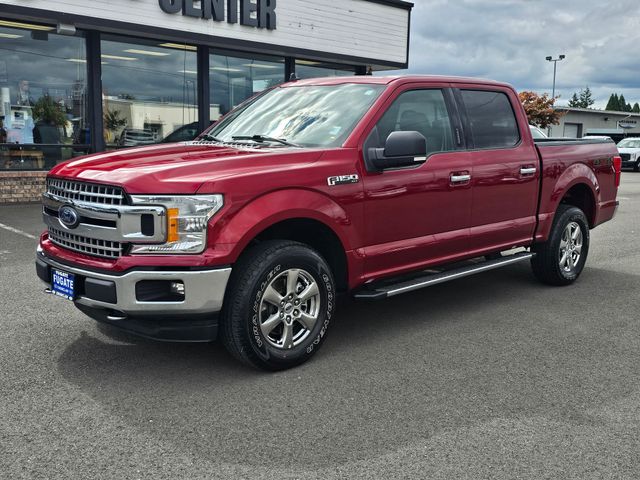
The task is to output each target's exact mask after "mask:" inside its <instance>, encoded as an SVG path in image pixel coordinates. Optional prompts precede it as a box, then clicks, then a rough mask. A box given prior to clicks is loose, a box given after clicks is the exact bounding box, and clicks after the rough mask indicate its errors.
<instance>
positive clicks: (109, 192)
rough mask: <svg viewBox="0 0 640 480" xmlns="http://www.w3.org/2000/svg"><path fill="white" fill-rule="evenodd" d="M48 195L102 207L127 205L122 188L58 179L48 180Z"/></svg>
mask: <svg viewBox="0 0 640 480" xmlns="http://www.w3.org/2000/svg"><path fill="white" fill-rule="evenodd" d="M47 193H50V194H52V195H55V196H56V197H61V198H64V199H67V200H78V201H81V202H88V203H99V204H102V205H123V204H124V203H125V196H124V192H123V191H122V189H121V188H120V187H112V186H108V185H98V184H94V183H84V182H74V181H71V180H61V179H58V178H49V179H47Z"/></svg>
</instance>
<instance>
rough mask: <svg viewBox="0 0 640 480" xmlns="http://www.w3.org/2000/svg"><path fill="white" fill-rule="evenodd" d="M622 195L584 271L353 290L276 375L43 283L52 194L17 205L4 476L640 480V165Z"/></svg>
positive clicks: (3, 345)
mask: <svg viewBox="0 0 640 480" xmlns="http://www.w3.org/2000/svg"><path fill="white" fill-rule="evenodd" d="M619 197H620V201H621V204H620V208H619V210H618V214H617V216H616V218H615V219H614V220H613V221H612V222H609V223H607V224H605V225H603V226H601V227H599V228H597V229H595V230H594V231H593V232H592V244H591V252H590V254H589V260H588V262H587V267H586V269H585V271H584V273H583V275H582V277H581V278H580V279H579V281H578V282H577V283H575V284H574V285H572V286H569V287H564V288H553V287H547V286H543V285H541V284H539V283H537V282H536V281H535V280H534V278H533V276H532V274H531V272H530V269H529V266H528V264H520V265H514V266H511V267H507V268H504V269H500V270H496V271H492V272H488V273H484V274H480V275H477V276H474V277H468V278H465V279H462V280H458V281H456V282H452V283H448V284H443V285H438V286H435V287H432V288H429V289H426V290H422V291H418V292H413V293H410V294H406V295H404V296H398V297H394V298H392V299H389V300H386V301H383V302H379V303H357V302H354V301H351V300H344V301H343V302H342V303H341V304H340V305H339V313H338V317H337V320H336V321H335V322H334V323H333V325H332V329H331V331H330V335H329V338H328V339H327V341H326V342H325V344H324V346H323V348H322V350H321V351H320V352H319V353H318V355H316V356H315V357H314V358H313V359H312V360H311V361H310V362H308V363H307V364H305V365H303V366H301V367H299V368H296V369H293V370H290V371H286V372H280V373H275V374H273V373H272V374H269V373H263V372H259V371H255V370H252V369H249V368H246V367H244V366H242V365H239V364H238V363H237V362H235V361H234V360H233V359H232V358H231V357H230V356H229V355H228V354H227V353H226V352H225V351H224V349H223V348H222V346H221V345H219V344H213V345H201V344H197V345H185V344H167V343H155V342H151V341H145V340H137V339H134V338H133V337H128V336H123V335H117V334H115V333H114V332H113V331H111V330H109V329H106V328H105V327H102V328H100V327H98V325H97V324H96V323H95V322H94V321H93V320H90V319H88V318H86V317H85V316H84V315H82V314H81V313H80V312H79V311H77V310H76V309H75V308H74V307H73V305H72V304H71V302H67V301H65V300H62V299H60V298H54V297H52V296H49V295H45V294H44V293H43V287H42V284H41V283H40V281H39V280H38V279H37V277H36V275H35V272H34V266H33V259H34V249H35V245H36V240H35V238H36V237H37V235H38V234H39V233H40V231H41V229H42V225H41V220H40V214H39V207H38V206H37V205H19V206H6V207H0V224H2V225H0V295H1V302H2V304H1V307H0V478H2V479H8V480H13V479H40V478H41V479H88V478H100V479H102V478H104V479H137V478H140V479H215V478H227V479H230V478H247V479H295V478H300V479H333V478H341V479H342V478H362V479H387V478H425V479H426V478H428V479H480V478H528V479H529V478H530V479H542V478H553V479H560V478H562V479H574V478H575V479H581V480H582V479H596V478H597V479H601V478H620V479H630V478H639V477H640V453H639V452H640V315H639V310H640V308H639V307H640V301H639V295H640V242H639V241H638V239H637V237H638V235H639V234H640V174H634V173H631V172H629V173H627V172H625V174H624V175H623V185H622V187H621V189H620V192H619ZM3 225H4V227H3ZM6 227H8V228H9V229H15V230H17V231H10V230H8V229H7V228H6Z"/></svg>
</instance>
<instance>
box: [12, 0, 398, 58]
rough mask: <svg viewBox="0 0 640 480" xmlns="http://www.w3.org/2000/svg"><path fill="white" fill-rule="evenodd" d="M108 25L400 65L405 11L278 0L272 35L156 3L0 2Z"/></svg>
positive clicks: (351, 2) (360, 2) (360, 0)
mask: <svg viewBox="0 0 640 480" xmlns="http://www.w3.org/2000/svg"><path fill="white" fill-rule="evenodd" d="M2 4H9V5H16V6H23V7H31V8H38V9H43V10H55V11H56V12H63V13H69V14H75V15H84V16H88V17H93V18H101V19H106V20H112V21H121V22H129V23H139V24H141V25H145V26H152V27H159V28H165V29H171V30H177V31H185V32H192V33H198V34H207V35H216V36H221V37H227V38H233V39H242V40H248V41H253V42H262V43H268V44H272V45H279V46H285V47H292V48H304V49H308V50H314V51H319V52H328V53H333V54H341V55H349V56H355V57H365V58H372V59H377V60H380V61H386V62H398V63H404V62H405V61H406V55H407V29H408V28H409V12H408V11H407V10H406V9H403V8H398V7H392V6H388V5H382V4H377V3H372V2H367V1H365V0H278V2H277V8H276V14H277V28H276V30H266V29H258V28H253V27H247V26H243V25H240V24H229V23H227V22H214V21H213V20H203V19H199V18H192V17H186V16H183V15H181V14H180V13H178V14H167V13H164V12H163V11H162V10H161V9H160V6H159V4H158V0H55V1H52V0H2V1H0V14H1V12H2Z"/></svg>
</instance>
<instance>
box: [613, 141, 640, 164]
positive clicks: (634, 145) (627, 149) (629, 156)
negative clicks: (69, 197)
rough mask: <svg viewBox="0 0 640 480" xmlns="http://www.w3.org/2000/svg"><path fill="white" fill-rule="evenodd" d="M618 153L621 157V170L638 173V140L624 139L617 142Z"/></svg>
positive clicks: (639, 149) (639, 155) (639, 154)
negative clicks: (627, 169) (631, 170)
mask: <svg viewBox="0 0 640 480" xmlns="http://www.w3.org/2000/svg"><path fill="white" fill-rule="evenodd" d="M618 151H619V152H620V157H622V167H623V168H633V171H634V172H637V171H640V138H625V139H623V140H621V141H620V142H618Z"/></svg>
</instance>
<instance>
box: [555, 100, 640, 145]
mask: <svg viewBox="0 0 640 480" xmlns="http://www.w3.org/2000/svg"><path fill="white" fill-rule="evenodd" d="M556 110H557V111H559V112H561V114H562V115H561V117H560V123H559V124H558V125H553V126H552V127H551V136H552V137H568V138H582V137H586V136H593V135H604V136H607V137H611V138H613V139H614V140H615V141H616V142H618V141H620V140H622V139H623V138H624V137H638V136H640V113H627V112H614V111H610V110H592V109H588V108H573V107H556Z"/></svg>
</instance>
